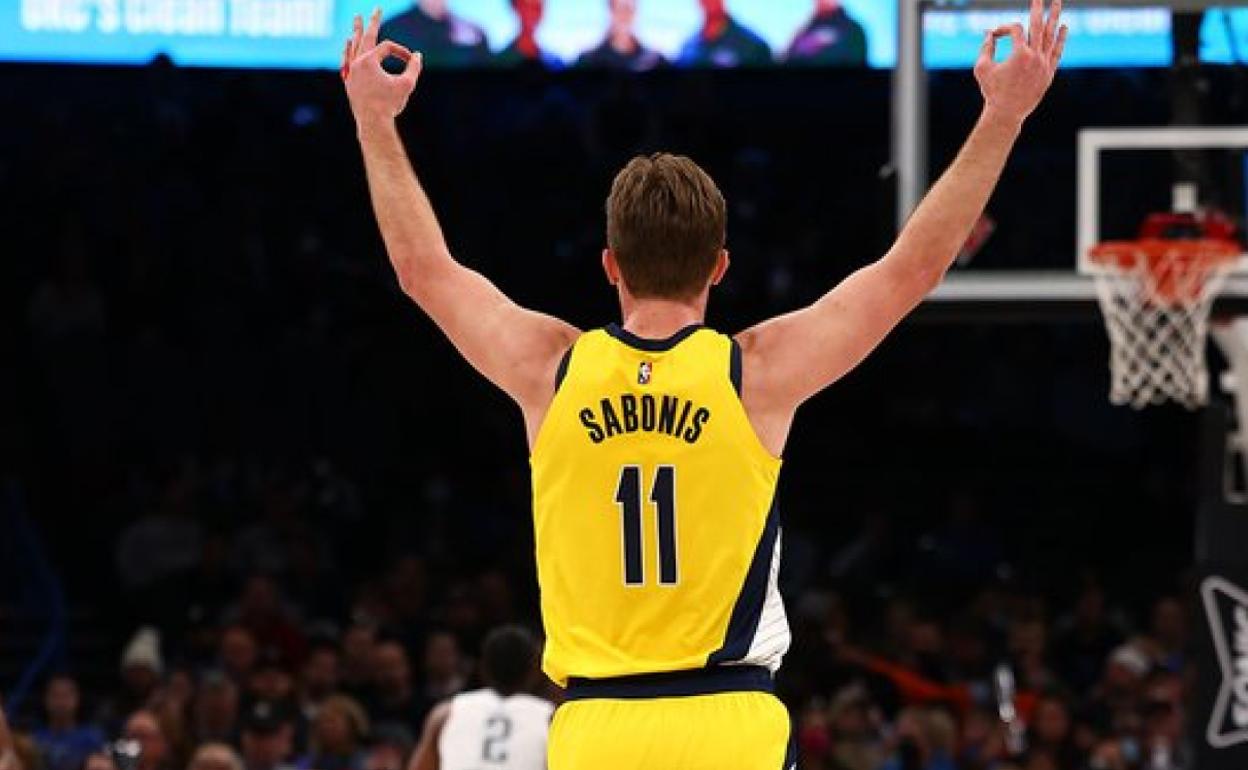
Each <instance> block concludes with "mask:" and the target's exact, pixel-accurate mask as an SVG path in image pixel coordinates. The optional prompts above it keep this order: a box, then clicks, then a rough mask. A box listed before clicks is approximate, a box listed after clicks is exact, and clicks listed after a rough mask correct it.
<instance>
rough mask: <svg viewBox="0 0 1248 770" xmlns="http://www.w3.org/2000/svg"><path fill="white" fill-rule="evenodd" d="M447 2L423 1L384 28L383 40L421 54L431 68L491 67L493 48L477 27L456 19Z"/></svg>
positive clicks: (445, 0) (393, 19) (382, 29)
mask: <svg viewBox="0 0 1248 770" xmlns="http://www.w3.org/2000/svg"><path fill="white" fill-rule="evenodd" d="M447 5H448V3H447V0H419V1H418V2H415V3H413V4H412V7H411V8H409V9H408V10H406V11H404V12H402V13H400V14H397V15H395V16H392V17H390V18H389V19H388V20H386V22H385V23H384V24H382V25H381V37H382V38H384V39H386V40H393V41H395V42H396V43H398V44H400V45H403V46H406V47H407V48H409V49H411V50H413V51H420V53H421V55H422V56H424V57H425V64H427V65H429V66H431V67H467V66H476V65H482V64H488V63H489V61H490V46H489V44H488V43H487V42H486V39H485V32H484V31H483V30H482V29H481V28H480V27H479V26H477V25H476V24H473V23H472V22H469V21H466V20H465V19H462V18H460V17H459V16H456V15H455V14H453V13H451V12H450V9H449V8H447Z"/></svg>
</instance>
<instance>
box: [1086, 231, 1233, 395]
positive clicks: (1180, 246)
mask: <svg viewBox="0 0 1248 770" xmlns="http://www.w3.org/2000/svg"><path fill="white" fill-rule="evenodd" d="M1242 251H1243V249H1242V247H1241V246H1240V244H1239V243H1238V242H1237V241H1235V240H1231V239H1228V238H1209V237H1204V238H1180V239H1166V238H1157V237H1145V238H1141V239H1140V240H1136V241H1111V242H1108V243H1102V244H1100V245H1098V246H1094V247H1093V248H1092V250H1091V251H1090V252H1089V254H1088V257H1089V259H1090V260H1091V262H1092V263H1093V264H1095V265H1096V267H1097V269H1096V270H1095V271H1094V272H1093V280H1094V282H1095V283H1096V294H1097V299H1098V301H1099V302H1100V306H1101V312H1102V314H1104V316H1105V327H1106V329H1107V330H1108V332H1109V345H1110V360H1109V368H1110V377H1111V385H1110V392H1109V400H1110V401H1112V402H1113V403H1115V404H1130V405H1131V406H1132V407H1134V408H1135V409H1143V408H1144V407H1146V406H1149V405H1152V404H1161V403H1164V402H1165V401H1167V400H1172V401H1175V402H1176V403H1179V404H1182V405H1183V406H1185V407H1187V408H1188V409H1195V408H1196V407H1198V406H1202V405H1204V403H1205V401H1206V399H1207V398H1208V395H1209V373H1208V369H1207V368H1206V365H1205V340H1206V338H1207V337H1208V333H1209V313H1210V311H1211V310H1212V308H1213V301H1214V299H1215V298H1216V297H1217V295H1218V292H1219V291H1220V290H1221V288H1222V285H1223V283H1224V282H1225V281H1226V277H1227V275H1228V274H1229V273H1230V270H1231V268H1232V267H1233V266H1234V264H1235V262H1236V260H1237V259H1238V257H1239V255H1240V254H1241V253H1242Z"/></svg>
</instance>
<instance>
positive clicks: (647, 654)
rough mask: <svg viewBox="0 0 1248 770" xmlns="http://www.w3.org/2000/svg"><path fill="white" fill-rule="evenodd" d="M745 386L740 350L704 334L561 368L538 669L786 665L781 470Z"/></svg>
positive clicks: (552, 420)
mask: <svg viewBox="0 0 1248 770" xmlns="http://www.w3.org/2000/svg"><path fill="white" fill-rule="evenodd" d="M740 382H741V351H740V348H739V347H738V346H737V344H736V342H735V341H734V340H733V339H732V338H730V337H728V336H725V335H723V334H719V333H717V332H715V331H713V330H711V329H708V328H706V327H703V326H691V327H688V328H686V329H683V330H682V331H680V332H678V333H677V334H675V335H673V336H672V337H670V338H668V339H666V340H649V339H643V338H640V337H637V336H635V335H633V334H630V333H629V332H628V331H626V330H624V329H622V328H620V327H619V326H615V325H613V326H608V327H607V328H605V329H599V330H595V331H591V332H587V333H585V334H583V335H581V337H580V338H579V339H578V340H577V341H576V343H575V344H574V345H573V347H572V349H571V350H570V351H569V352H568V355H567V356H566V357H565V358H564V360H563V363H562V365H561V366H560V371H559V378H558V382H557V384H556V387H557V390H556V393H555V397H554V400H553V402H552V403H551V405H550V409H549V412H548V413H547V415H546V418H545V421H544V422H543V423H542V425H541V427H540V429H539V431H538V435H537V438H536V439H535V441H534V444H533V450H532V456H531V458H530V460H531V465H532V473H533V514H534V520H535V527H536V540H537V572H538V582H539V584H540V586H541V601H542V617H543V622H544V624H545V628H546V650H545V654H544V657H543V668H544V669H545V671H546V673H547V674H548V675H549V676H550V677H551V679H553V680H554V681H555V682H557V683H558V684H560V685H566V683H567V680H568V679H569V677H575V678H589V679H599V678H608V677H618V676H629V675H634V674H651V673H661V672H670V671H685V670H691V669H699V668H704V667H708V666H717V665H727V664H745V665H755V666H765V667H767V668H769V669H770V670H771V671H773V672H774V671H775V670H776V669H777V668H778V667H779V665H780V659H781V658H782V657H783V655H784V653H785V652H786V651H787V650H788V647H789V641H790V634H789V627H788V621H787V619H786V617H785V612H784V605H783V603H782V602H781V600H780V594H779V591H778V590H777V587H776V577H777V572H778V570H779V561H780V527H779V521H778V516H777V513H776V510H775V494H776V483H777V481H778V479H779V474H780V464H781V461H780V459H779V458H776V457H774V456H773V455H771V453H770V452H768V451H767V449H766V448H765V447H764V446H763V445H762V443H761V442H760V441H759V439H758V436H757V434H756V433H755V432H754V428H753V426H752V425H751V424H750V421H749V418H748V416H747V415H746V412H745V408H744V406H743V405H742V403H741V399H740Z"/></svg>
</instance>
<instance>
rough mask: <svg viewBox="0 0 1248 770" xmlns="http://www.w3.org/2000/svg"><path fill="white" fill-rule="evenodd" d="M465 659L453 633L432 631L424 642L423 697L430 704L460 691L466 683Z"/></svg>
mask: <svg viewBox="0 0 1248 770" xmlns="http://www.w3.org/2000/svg"><path fill="white" fill-rule="evenodd" d="M465 669H466V666H465V661H464V659H463V656H462V655H461V654H460V651H459V642H458V641H457V640H456V639H455V636H454V635H453V634H450V633H447V632H445V631H438V632H434V633H433V634H430V635H429V639H428V640H427V641H426V642H425V670H424V693H423V694H424V697H425V700H426V701H427V702H428V703H429V704H430V705H432V704H434V703H437V702H439V701H441V700H444V699H446V698H449V697H450V696H452V695H454V694H456V693H458V692H460V691H461V690H463V689H464V686H465V685H467V684H468V677H467V675H466V673H465Z"/></svg>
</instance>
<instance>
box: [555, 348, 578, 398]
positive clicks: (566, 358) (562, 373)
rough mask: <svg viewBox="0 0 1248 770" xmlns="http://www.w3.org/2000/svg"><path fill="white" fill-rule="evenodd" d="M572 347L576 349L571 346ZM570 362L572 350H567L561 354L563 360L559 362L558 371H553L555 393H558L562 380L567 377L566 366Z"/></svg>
mask: <svg viewBox="0 0 1248 770" xmlns="http://www.w3.org/2000/svg"><path fill="white" fill-rule="evenodd" d="M573 347H576V346H575V345H573ZM571 361H572V348H568V352H566V353H564V354H563V358H562V359H560V360H559V369H558V370H556V371H555V392H556V393H558V392H559V386H560V385H562V384H563V378H564V377H567V376H568V364H569V363H570V362H571Z"/></svg>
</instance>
